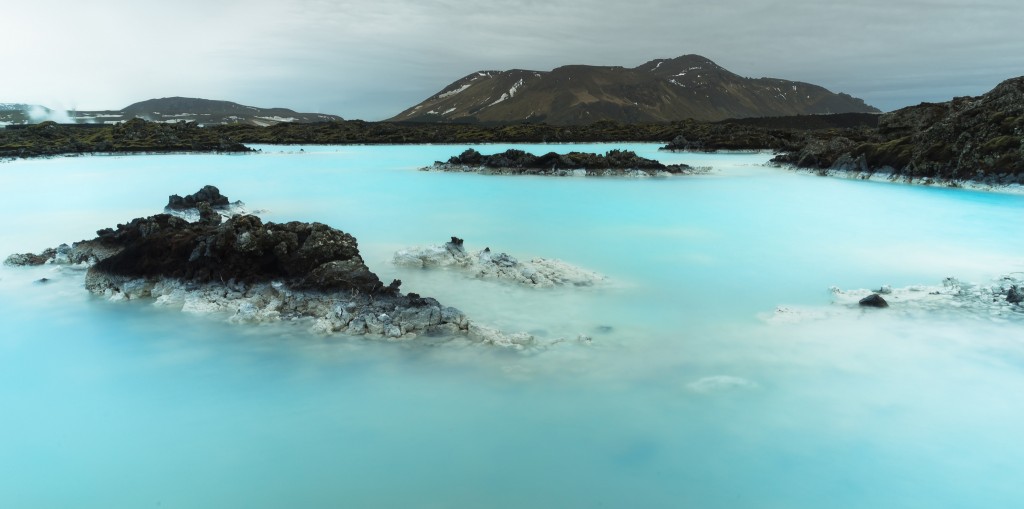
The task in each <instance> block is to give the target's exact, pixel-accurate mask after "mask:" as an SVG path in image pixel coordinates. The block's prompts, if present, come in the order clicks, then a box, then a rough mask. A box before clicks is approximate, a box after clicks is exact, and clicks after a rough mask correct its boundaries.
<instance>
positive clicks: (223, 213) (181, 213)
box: [164, 185, 247, 225]
mask: <svg viewBox="0 0 1024 509" xmlns="http://www.w3.org/2000/svg"><path fill="white" fill-rule="evenodd" d="M164 213H166V214H170V215H172V216H175V217H180V218H182V219H184V220H186V221H188V222H190V223H191V222H196V221H199V222H203V223H210V224H214V225H216V224H219V223H220V222H221V221H223V220H225V219H228V218H231V217H234V216H237V215H241V214H245V213H247V211H246V210H245V204H244V203H242V202H241V201H235V202H231V201H229V200H228V197H227V196H224V195H222V194H221V193H220V189H217V187H216V186H211V185H205V186H203V187H202V189H200V190H198V191H196V192H195V193H192V194H190V195H187V196H184V197H182V196H178V195H176V194H172V195H171V196H169V197H168V198H167V206H165V207H164Z"/></svg>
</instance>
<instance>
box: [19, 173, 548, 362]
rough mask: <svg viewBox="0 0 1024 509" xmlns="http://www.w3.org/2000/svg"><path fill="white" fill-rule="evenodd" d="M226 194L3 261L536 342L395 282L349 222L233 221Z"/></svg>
mask: <svg viewBox="0 0 1024 509" xmlns="http://www.w3.org/2000/svg"><path fill="white" fill-rule="evenodd" d="M220 198H221V195H220V193H219V190H217V189H216V188H215V187H213V186H208V187H205V188H203V189H202V190H200V192H198V193H196V194H194V195H190V196H189V197H185V198H181V197H177V196H172V197H171V198H170V199H169V203H168V207H169V208H172V209H175V210H179V211H190V212H189V214H194V215H196V216H198V217H199V219H198V220H196V221H191V222H190V221H187V220H185V219H181V218H180V217H176V216H173V215H170V214H166V213H165V214H157V215H154V216H149V217H145V218H136V219H134V220H132V221H130V222H128V223H127V224H119V225H117V227H116V228H106V229H103V230H99V231H98V232H97V237H96V238H94V239H91V240H85V241H81V242H76V243H74V244H72V245H70V246H69V245H67V244H62V245H61V246H60V247H58V248H53V249H48V250H46V251H44V252H42V253H39V254H33V253H22V254H13V255H11V256H9V257H8V258H7V259H6V260H5V262H4V263H5V264H7V265H12V266H21V265H42V264H47V263H49V264H57V265H76V266H82V267H87V270H86V274H85V288H86V289H87V290H89V291H90V292H91V293H93V294H96V295H98V296H101V297H103V298H106V299H109V300H111V301H126V300H136V299H151V300H153V301H154V304H156V305H160V306H175V307H180V309H181V310H182V311H186V312H196V313H223V314H227V315H228V316H229V318H228V319H229V320H230V321H233V322H243V323H244V322H267V321H279V320H289V319H300V318H308V319H311V320H312V322H313V325H312V327H311V328H312V330H313V331H314V332H317V333H322V334H330V333H344V334H348V335H354V336H370V337H377V338H384V339H389V340H414V339H417V338H420V340H423V338H433V339H430V341H433V342H436V341H447V340H451V339H454V338H457V337H462V338H465V339H466V340H469V341H471V342H476V343H483V344H491V345H496V346H503V347H510V348H516V349H521V348H525V347H529V346H535V345H537V341H536V339H535V338H534V337H533V336H532V335H529V334H525V333H512V334H507V333H504V332H502V331H499V330H497V329H494V328H490V327H487V326H484V325H480V324H477V323H475V322H473V321H471V320H469V319H468V318H467V317H466V315H465V314H464V313H462V312H461V311H459V310H458V309H456V308H453V307H450V306H444V305H442V304H441V303H439V302H438V301H437V300H436V299H433V298H430V297H421V296H420V295H417V294H415V293H408V294H403V293H402V292H400V291H399V287H400V285H401V281H398V280H394V281H392V282H391V283H390V284H387V285H385V284H384V283H383V282H382V281H381V280H380V279H379V278H378V277H377V275H376V274H374V273H373V272H371V271H370V270H369V268H367V266H366V264H365V263H364V262H363V259H362V258H361V256H360V255H359V250H358V245H357V243H356V239H355V238H354V237H352V236H351V235H349V234H347V233H345V232H342V231H340V230H337V229H334V228H331V227H329V226H327V225H324V224H321V223H300V222H290V223H280V224H278V223H264V222H263V221H261V220H260V219H259V218H258V217H256V216H252V215H244V214H243V215H233V216H230V217H229V218H228V219H226V220H223V219H222V216H221V215H220V214H219V213H218V212H216V211H215V210H214V207H213V206H211V200H212V201H213V202H214V203H216V205H217V208H218V209H221V210H225V209H227V208H229V207H230V203H228V202H227V201H226V198H224V199H223V200H221V199H220ZM225 203H228V205H227V206H225ZM192 204H195V205H196V207H195V208H194V209H191V208H189V205H192Z"/></svg>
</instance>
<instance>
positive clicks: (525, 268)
mask: <svg viewBox="0 0 1024 509" xmlns="http://www.w3.org/2000/svg"><path fill="white" fill-rule="evenodd" d="M393 261H394V263H395V265H400V266H406V267H419V268H436V267H455V268H459V269H462V270H465V271H466V272H468V273H470V274H471V275H472V276H473V277H475V278H478V279H498V280H504V281H512V282H515V283H518V284H521V285H525V286H532V287H553V286H593V285H595V284H597V283H599V282H601V281H604V280H606V279H607V278H605V276H602V275H601V274H598V273H596V272H593V271H589V270H586V269H583V268H580V267H576V266H574V265H570V264H568V263H565V262H563V261H561V260H554V259H548V258H533V259H531V260H530V261H519V260H518V259H516V258H515V257H513V256H511V255H509V254H507V253H495V252H492V251H491V249H490V248H489V247H488V248H484V249H482V250H480V251H477V252H476V253H469V252H467V251H466V249H465V246H464V245H463V240H462V239H460V238H458V237H452V240H451V241H449V242H446V243H444V244H436V245H431V246H420V247H411V248H406V249H402V250H399V251H398V252H396V253H395V256H394V259H393Z"/></svg>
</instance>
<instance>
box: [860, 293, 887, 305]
mask: <svg viewBox="0 0 1024 509" xmlns="http://www.w3.org/2000/svg"><path fill="white" fill-rule="evenodd" d="M858 304H860V305H861V306H865V307H872V308H887V307H889V303H888V302H886V301H885V299H883V298H882V296H881V295H878V294H877V293H872V294H871V295H868V296H867V297H864V298H863V299H861V300H860V301H859V302H858Z"/></svg>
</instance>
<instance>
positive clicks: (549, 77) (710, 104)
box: [389, 55, 879, 124]
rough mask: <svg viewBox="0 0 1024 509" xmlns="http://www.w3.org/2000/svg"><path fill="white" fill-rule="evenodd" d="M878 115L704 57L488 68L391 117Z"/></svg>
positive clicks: (559, 120) (556, 119) (841, 98)
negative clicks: (736, 71)
mask: <svg viewBox="0 0 1024 509" xmlns="http://www.w3.org/2000/svg"><path fill="white" fill-rule="evenodd" d="M850 112H860V113H878V112H879V110H878V109H876V108H873V107H871V106H868V105H867V104H865V103H864V101H862V100H860V99H857V98H855V97H851V96H849V95H846V94H836V93H832V92H830V91H828V90H826V89H824V88H822V87H819V86H817V85H812V84H809V83H801V82H797V81H787V80H781V79H774V78H758V79H753V78H744V77H742V76H738V75H736V74H733V73H731V72H729V71H728V70H726V69H724V68H722V67H721V66H719V65H718V64H715V63H714V62H712V61H711V60H708V59H707V58H704V57H702V56H699V55H684V56H681V57H678V58H673V59H658V60H652V61H650V62H647V63H645V64H643V65H641V66H639V67H635V68H632V69H627V68H624V67H597V66H588V65H567V66H564V67H559V68H557V69H554V70H552V71H549V72H540V71H524V70H519V69H515V70H511V71H480V72H475V73H473V74H470V75H469V76H466V77H464V78H462V79H460V80H458V81H456V82H454V83H452V84H451V85H448V86H447V87H445V88H444V89H442V90H441V91H440V92H438V93H436V94H434V95H433V96H431V97H429V98H428V99H427V100H425V101H423V102H421V103H420V104H417V105H416V106H413V107H411V108H409V109H407V110H405V111H403V112H402V113H399V114H398V115H397V116H395V117H393V118H391V119H389V120H390V121H393V122H468V123H472V122H484V123H489V122H494V123H513V122H546V123H549V124H589V123H591V122H595V121H599V120H613V121H617V122H628V123H640V122H670V121H675V120H684V119H691V118H692V119H695V120H703V121H716V120H724V119H727V118H745V117H765V116H787V115H809V114H821V113H850Z"/></svg>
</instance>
